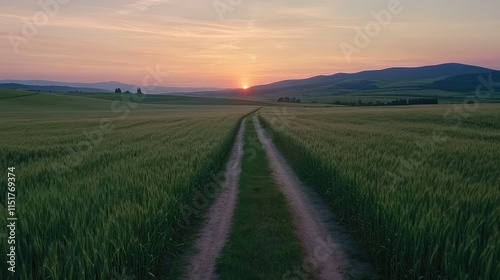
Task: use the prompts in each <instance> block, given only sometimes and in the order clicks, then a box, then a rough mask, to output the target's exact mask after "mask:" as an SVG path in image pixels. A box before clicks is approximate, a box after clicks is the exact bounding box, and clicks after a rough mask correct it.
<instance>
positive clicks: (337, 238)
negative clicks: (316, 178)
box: [253, 115, 377, 280]
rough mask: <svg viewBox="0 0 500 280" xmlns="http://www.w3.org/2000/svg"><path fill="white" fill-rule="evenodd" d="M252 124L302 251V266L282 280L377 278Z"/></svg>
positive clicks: (315, 196) (351, 241) (347, 236)
mask: <svg viewBox="0 0 500 280" xmlns="http://www.w3.org/2000/svg"><path fill="white" fill-rule="evenodd" d="M253 121H254V124H255V128H256V130H257V134H258V137H259V140H260V142H261V143H262V146H263V147H264V150H265V151H266V153H267V157H268V159H269V164H270V166H271V169H272V170H273V176H274V178H275V180H276V183H277V184H278V186H279V187H280V188H281V189H282V191H283V193H284V195H285V197H286V199H287V201H288V203H289V205H290V208H291V211H292V213H293V216H294V217H293V219H294V226H295V229H296V233H297V235H298V236H299V239H300V240H301V243H302V246H303V248H304V252H305V260H304V263H303V265H302V267H298V268H291V269H290V271H289V273H287V274H285V275H283V279H309V276H310V275H314V276H316V277H317V278H318V279H325V280H343V279H351V278H354V279H359V278H363V279H371V278H377V277H376V276H375V275H376V273H375V270H374V269H373V267H372V266H371V265H370V264H369V263H368V262H366V261H365V260H364V259H363V257H362V253H361V250H360V249H359V246H358V245H357V242H356V240H355V239H354V238H353V237H352V236H351V235H350V234H349V233H348V232H347V230H345V229H344V227H343V226H342V225H341V223H340V221H339V219H338V218H337V217H336V216H334V215H333V214H332V212H331V211H330V210H329V208H328V206H326V205H325V204H324V203H323V201H322V200H321V198H320V197H319V195H318V194H316V193H315V192H314V191H312V190H311V189H310V188H307V187H306V186H304V185H303V184H302V183H301V182H300V180H299V179H298V177H297V176H296V175H295V173H294V171H293V170H292V168H291V167H290V166H289V165H288V164H287V162H286V160H285V159H284V157H283V156H282V155H281V154H280V152H279V151H278V149H277V148H276V146H275V145H274V143H273V142H272V139H270V138H269V137H268V136H267V134H266V132H265V131H264V129H263V128H262V126H261V125H260V122H259V120H258V118H257V115H254V117H253ZM365 277H366V278H365Z"/></svg>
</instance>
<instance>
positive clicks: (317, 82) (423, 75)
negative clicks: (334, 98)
mask: <svg viewBox="0 0 500 280" xmlns="http://www.w3.org/2000/svg"><path fill="white" fill-rule="evenodd" d="M493 71H494V70H492V69H488V68H483V67H478V66H472V65H465V64H459V63H447V64H440V65H432V66H423V67H397V68H388V69H383V70H370V71H363V72H358V73H352V74H347V73H338V74H334V75H330V76H316V77H312V78H307V79H299V80H286V81H280V82H276V83H272V84H267V85H261V86H255V87H252V88H250V90H251V91H252V93H253V94H265V93H267V92H270V91H277V90H279V91H284V90H303V89H308V90H314V89H316V88H320V87H325V86H338V88H346V87H347V88H350V87H354V88H356V87H361V88H366V87H367V88H369V89H373V88H374V82H375V81H410V80H428V79H434V80H437V79H442V78H446V77H451V76H457V75H468V74H482V73H490V72H493Z"/></svg>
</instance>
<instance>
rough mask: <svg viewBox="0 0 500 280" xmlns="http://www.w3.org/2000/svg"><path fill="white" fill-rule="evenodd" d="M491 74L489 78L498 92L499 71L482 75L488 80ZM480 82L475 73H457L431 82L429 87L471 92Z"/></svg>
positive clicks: (499, 84) (499, 83) (499, 85)
mask: <svg viewBox="0 0 500 280" xmlns="http://www.w3.org/2000/svg"><path fill="white" fill-rule="evenodd" d="M490 74H491V79H492V81H493V82H494V84H493V85H492V86H493V88H494V89H495V91H497V92H500V71H494V72H491V73H484V74H483V75H482V76H483V77H484V78H485V79H486V80H488V79H489V75H490ZM479 84H480V81H479V79H478V75H477V74H466V75H458V76H453V77H448V78H444V79H441V80H438V81H435V82H433V83H432V84H431V85H430V86H429V88H433V89H439V90H444V91H452V92H473V91H475V90H476V88H477V86H478V85H479Z"/></svg>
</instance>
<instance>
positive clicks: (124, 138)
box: [0, 92, 256, 279]
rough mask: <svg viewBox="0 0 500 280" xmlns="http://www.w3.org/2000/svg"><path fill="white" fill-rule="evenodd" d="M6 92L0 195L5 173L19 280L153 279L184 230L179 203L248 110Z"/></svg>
mask: <svg viewBox="0 0 500 280" xmlns="http://www.w3.org/2000/svg"><path fill="white" fill-rule="evenodd" d="M7 95H9V96H15V95H18V96H20V97H18V98H8V99H3V100H1V101H0V127H2V131H3V134H2V138H1V139H0V166H2V168H3V169H4V170H2V172H1V175H0V177H1V181H2V189H3V190H4V192H3V193H6V189H5V188H6V187H7V183H6V175H7V167H10V166H13V167H15V168H16V169H15V176H16V186H17V188H16V194H17V197H16V206H17V209H16V210H17V212H16V215H17V218H18V227H17V241H18V244H17V246H18V247H17V248H18V256H17V257H18V259H17V271H18V272H17V273H18V274H16V275H17V276H18V277H19V279H94V278H95V279H111V278H112V277H119V276H124V275H133V276H134V277H135V279H147V278H151V279H154V278H155V277H158V275H161V274H162V270H164V269H165V263H166V262H167V261H168V260H169V258H171V257H172V255H174V254H176V253H179V252H178V251H179V249H178V247H179V245H180V244H179V242H180V240H181V238H182V236H183V235H184V234H185V233H186V231H187V230H188V228H186V227H185V225H184V224H183V221H184V220H183V219H182V217H181V209H182V207H183V206H184V205H186V204H187V203H188V199H189V198H191V197H192V195H193V193H194V192H195V190H196V189H197V188H198V187H199V186H200V185H201V184H203V183H204V182H205V181H207V180H208V179H209V176H210V174H212V173H215V172H217V171H219V169H220V168H221V167H222V165H223V164H224V162H225V158H226V155H227V153H228V152H229V150H230V148H231V147H232V142H233V138H234V135H235V133H236V129H237V127H238V125H239V121H240V120H241V119H242V117H243V116H244V115H246V114H248V113H250V112H251V111H253V110H255V108H256V107H247V106H232V107H229V106H216V105H214V106H195V105H192V104H193V102H191V100H189V101H190V102H188V103H187V104H188V105H175V106H171V105H164V104H142V103H141V104H138V103H135V102H128V104H127V102H121V101H119V102H117V103H116V104H115V106H114V107H113V105H112V104H113V102H112V101H110V100H102V99H89V98H85V97H81V96H80V97H79V96H62V95H52V94H37V95H31V96H24V97H22V95H25V93H21V92H5V93H4V92H2V93H1V96H7ZM117 100H120V98H117ZM177 104H179V102H177ZM113 108H114V109H113ZM6 199H7V197H6V195H2V196H1V197H0V204H1V207H0V219H1V220H2V221H3V222H4V221H6V218H7V209H6ZM3 227H5V224H3ZM7 249H8V248H7V242H1V243H0V251H2V252H7ZM0 261H1V262H2V263H4V264H5V263H6V261H7V260H6V254H4V253H2V254H1V257H0ZM1 272H2V275H1V276H0V278H2V279H5V277H7V274H6V273H7V272H6V271H5V270H4V269H2V270H1Z"/></svg>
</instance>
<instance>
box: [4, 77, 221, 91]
mask: <svg viewBox="0 0 500 280" xmlns="http://www.w3.org/2000/svg"><path fill="white" fill-rule="evenodd" d="M2 83H3V84H6V83H9V84H22V85H27V86H50V87H70V88H74V89H72V90H71V91H75V89H76V88H84V89H85V88H86V89H93V91H88V92H96V91H95V89H98V91H101V92H103V91H104V92H106V91H114V90H115V89H116V88H121V89H122V91H127V90H128V91H131V92H135V91H136V90H137V87H138V86H136V85H131V84H124V83H121V82H117V81H110V82H99V83H67V82H57V81H46V80H0V84H2ZM139 87H141V88H142V89H143V90H145V91H146V92H147V93H183V92H199V91H214V90H219V88H187V87H153V86H150V87H142V86H139Z"/></svg>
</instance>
